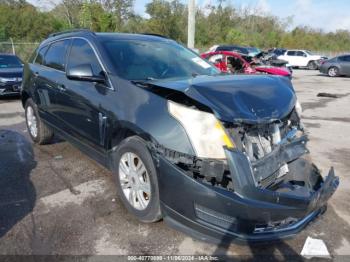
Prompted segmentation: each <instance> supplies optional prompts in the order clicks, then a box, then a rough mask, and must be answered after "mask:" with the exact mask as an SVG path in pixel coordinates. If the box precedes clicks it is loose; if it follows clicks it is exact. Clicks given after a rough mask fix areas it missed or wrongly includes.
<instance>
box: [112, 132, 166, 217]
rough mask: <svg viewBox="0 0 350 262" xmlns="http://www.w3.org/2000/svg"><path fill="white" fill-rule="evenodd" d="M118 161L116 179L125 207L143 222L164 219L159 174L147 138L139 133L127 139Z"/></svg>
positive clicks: (117, 158) (122, 144) (118, 155)
mask: <svg viewBox="0 0 350 262" xmlns="http://www.w3.org/2000/svg"><path fill="white" fill-rule="evenodd" d="M114 161H115V182H116V184H117V189H118V190H117V191H118V195H119V197H120V199H121V200H122V202H123V204H124V206H125V207H126V208H127V209H128V211H129V212H130V213H131V214H133V215H134V216H136V217H137V218H138V219H139V220H140V221H142V222H146V223H151V222H156V221H158V220H160V219H161V218H162V215H161V211H160V200H159V188H158V177H157V172H156V168H155V165H154V162H153V159H152V156H151V154H150V152H149V150H148V148H147V145H146V143H145V142H144V140H143V139H141V138H139V137H137V136H133V137H129V138H127V139H125V140H124V141H123V142H121V144H120V146H119V147H118V150H117V152H116V155H115V157H114Z"/></svg>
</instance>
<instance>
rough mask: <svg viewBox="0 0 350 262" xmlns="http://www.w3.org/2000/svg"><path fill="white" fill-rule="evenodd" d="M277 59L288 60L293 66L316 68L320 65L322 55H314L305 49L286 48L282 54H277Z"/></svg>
mask: <svg viewBox="0 0 350 262" xmlns="http://www.w3.org/2000/svg"><path fill="white" fill-rule="evenodd" d="M278 58H279V59H283V60H286V61H288V64H290V65H291V66H293V67H307V68H308V69H311V70H316V69H318V68H319V66H320V61H321V60H323V57H322V56H319V55H314V54H312V53H311V52H310V51H307V50H287V51H286V52H285V53H284V54H283V55H280V56H278Z"/></svg>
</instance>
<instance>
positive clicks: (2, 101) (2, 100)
mask: <svg viewBox="0 0 350 262" xmlns="http://www.w3.org/2000/svg"><path fill="white" fill-rule="evenodd" d="M20 100H21V96H20V95H13V96H0V104H5V103H8V102H12V101H20Z"/></svg>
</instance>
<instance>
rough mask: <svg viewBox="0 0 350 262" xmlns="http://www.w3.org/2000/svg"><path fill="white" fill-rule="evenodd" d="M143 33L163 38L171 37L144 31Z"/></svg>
mask: <svg viewBox="0 0 350 262" xmlns="http://www.w3.org/2000/svg"><path fill="white" fill-rule="evenodd" d="M142 35H150V36H158V37H162V38H167V39H169V37H167V36H165V35H160V34H153V33H142Z"/></svg>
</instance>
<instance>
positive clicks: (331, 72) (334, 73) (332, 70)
mask: <svg viewBox="0 0 350 262" xmlns="http://www.w3.org/2000/svg"><path fill="white" fill-rule="evenodd" d="M327 74H328V76H329V77H336V76H338V75H339V69H338V68H337V67H335V66H332V67H330V68H328V71H327Z"/></svg>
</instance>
